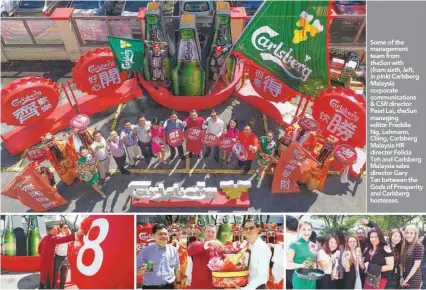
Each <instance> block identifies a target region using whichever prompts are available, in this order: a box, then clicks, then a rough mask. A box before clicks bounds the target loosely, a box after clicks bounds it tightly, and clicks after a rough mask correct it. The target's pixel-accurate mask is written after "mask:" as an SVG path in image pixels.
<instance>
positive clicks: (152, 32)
mask: <svg viewBox="0 0 426 290" xmlns="http://www.w3.org/2000/svg"><path fill="white" fill-rule="evenodd" d="M162 19H163V18H162V15H161V10H160V3H159V2H150V3H148V6H147V8H146V14H145V39H146V40H147V41H148V46H145V47H146V50H145V58H144V76H145V79H146V80H147V81H150V80H151V68H150V67H149V51H152V45H153V43H154V42H164V43H165V42H166V38H165V36H164V30H163V26H162ZM161 49H162V50H164V52H165V54H166V57H165V59H164V71H165V72H166V77H167V79H168V80H170V76H171V71H170V66H171V60H170V56H169V49H168V48H167V47H166V46H165V45H164V44H163V43H162V44H161Z"/></svg>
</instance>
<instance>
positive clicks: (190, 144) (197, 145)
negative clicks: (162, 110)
mask: <svg viewBox="0 0 426 290" xmlns="http://www.w3.org/2000/svg"><path fill="white" fill-rule="evenodd" d="M184 122H185V123H186V129H190V128H197V129H202V127H203V124H204V122H205V121H204V119H203V118H201V117H197V118H196V119H195V121H194V120H193V119H192V118H191V117H188V118H186V119H185V121H184ZM202 148H203V145H202V144H201V138H200V140H197V141H189V140H186V151H188V152H192V153H194V154H195V155H200V153H201V149H202Z"/></svg>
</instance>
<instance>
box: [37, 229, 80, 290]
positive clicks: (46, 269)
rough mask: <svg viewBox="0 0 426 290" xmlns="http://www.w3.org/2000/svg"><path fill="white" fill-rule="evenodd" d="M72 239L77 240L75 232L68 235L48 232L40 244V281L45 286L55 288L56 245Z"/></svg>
mask: <svg viewBox="0 0 426 290" xmlns="http://www.w3.org/2000/svg"><path fill="white" fill-rule="evenodd" d="M72 241H75V234H71V235H68V236H66V237H57V236H52V235H50V234H48V235H47V236H45V237H44V238H43V239H42V240H41V242H40V244H39V245H38V254H39V255H40V282H41V283H42V284H43V285H44V286H45V288H47V289H53V283H54V281H55V280H56V279H54V277H53V264H54V259H55V250H56V245H58V244H63V243H69V242H72ZM48 284H49V285H48Z"/></svg>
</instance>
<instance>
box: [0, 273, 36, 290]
mask: <svg viewBox="0 0 426 290" xmlns="http://www.w3.org/2000/svg"><path fill="white" fill-rule="evenodd" d="M39 283H40V274H39V272H34V273H20V272H8V271H2V272H1V284H0V285H1V289H38V286H39Z"/></svg>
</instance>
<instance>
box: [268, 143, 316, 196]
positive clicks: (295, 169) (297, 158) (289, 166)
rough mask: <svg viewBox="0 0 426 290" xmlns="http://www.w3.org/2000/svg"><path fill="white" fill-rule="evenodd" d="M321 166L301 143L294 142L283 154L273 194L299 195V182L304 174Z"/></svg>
mask: <svg viewBox="0 0 426 290" xmlns="http://www.w3.org/2000/svg"><path fill="white" fill-rule="evenodd" d="M317 165H319V163H318V162H317V161H316V160H315V158H314V157H312V155H310V154H309V153H308V151H306V150H305V149H304V148H303V147H302V146H300V145H299V143H297V142H295V141H293V142H291V144H290V146H289V147H288V149H287V151H285V152H283V154H282V155H281V158H280V160H279V161H278V163H277V167H276V170H275V174H274V179H273V180H272V189H271V192H272V193H299V192H300V190H299V186H298V185H297V183H296V182H297V181H298V180H299V179H300V177H302V174H303V173H304V172H306V171H308V170H310V169H311V168H312V167H314V166H317Z"/></svg>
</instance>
